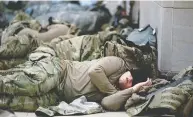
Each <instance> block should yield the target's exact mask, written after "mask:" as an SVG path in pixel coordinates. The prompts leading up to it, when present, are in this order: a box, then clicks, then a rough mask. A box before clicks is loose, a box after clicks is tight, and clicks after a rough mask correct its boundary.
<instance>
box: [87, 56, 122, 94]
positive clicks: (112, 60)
mask: <svg viewBox="0 0 193 117" xmlns="http://www.w3.org/2000/svg"><path fill="white" fill-rule="evenodd" d="M123 64H124V61H123V60H122V59H121V58H118V57H104V58H102V59H100V60H99V61H98V62H97V63H96V64H94V65H93V66H92V67H91V68H90V69H89V71H88V74H89V77H90V79H91V82H92V83H93V84H94V85H95V86H96V87H97V88H98V89H99V90H100V91H101V92H102V93H105V94H107V95H111V94H114V93H115V92H117V89H116V88H115V87H114V86H113V85H112V84H111V83H110V81H109V79H108V77H109V76H110V75H112V74H113V73H116V72H117V71H118V70H119V69H121V67H123Z"/></svg>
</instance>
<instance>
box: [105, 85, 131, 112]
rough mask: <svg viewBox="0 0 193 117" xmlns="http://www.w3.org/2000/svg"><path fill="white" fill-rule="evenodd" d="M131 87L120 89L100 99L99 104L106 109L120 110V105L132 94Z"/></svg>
mask: <svg viewBox="0 0 193 117" xmlns="http://www.w3.org/2000/svg"><path fill="white" fill-rule="evenodd" d="M133 92H134V91H133V88H128V89H125V90H122V91H118V92H116V93H115V94H112V95H110V96H107V97H105V98H103V99H102V102H101V105H102V106H103V108H105V109H106V110H111V111H117V110H120V109H121V107H122V106H124V105H125V102H126V101H127V100H128V98H130V97H131V95H132V94H133Z"/></svg>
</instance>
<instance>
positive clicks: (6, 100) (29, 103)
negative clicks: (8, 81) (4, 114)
mask: <svg viewBox="0 0 193 117" xmlns="http://www.w3.org/2000/svg"><path fill="white" fill-rule="evenodd" d="M58 102H59V99H58V96H57V95H56V93H54V91H52V92H49V93H48V94H45V95H42V96H36V97H30V96H13V95H1V96H0V108H1V109H7V108H10V109H11V110H14V111H28V112H29V111H33V112H34V111H35V110H36V109H37V108H38V107H39V106H42V107H48V106H52V105H57V104H58Z"/></svg>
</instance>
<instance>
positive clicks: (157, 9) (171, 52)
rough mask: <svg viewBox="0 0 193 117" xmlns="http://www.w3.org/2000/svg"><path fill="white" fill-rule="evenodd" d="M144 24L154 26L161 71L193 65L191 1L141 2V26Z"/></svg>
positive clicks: (192, 8) (177, 69)
mask: <svg viewBox="0 0 193 117" xmlns="http://www.w3.org/2000/svg"><path fill="white" fill-rule="evenodd" d="M146 24H151V26H152V27H153V28H156V29H157V39H158V40H157V41H158V68H159V70H160V71H162V72H168V71H172V72H178V71H180V70H181V69H183V68H186V67H187V66H190V65H192V64H193V1H141V2H140V26H144V25H146Z"/></svg>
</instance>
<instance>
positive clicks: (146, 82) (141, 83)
mask: <svg viewBox="0 0 193 117" xmlns="http://www.w3.org/2000/svg"><path fill="white" fill-rule="evenodd" d="M151 85H152V81H151V79H150V78H147V81H145V82H140V83H138V84H136V85H135V86H133V90H134V92H138V91H139V90H140V88H141V87H143V86H151Z"/></svg>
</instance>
